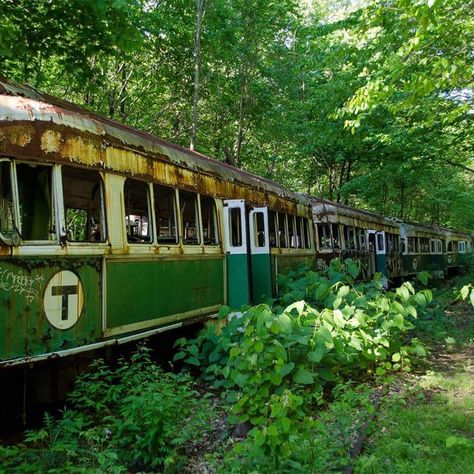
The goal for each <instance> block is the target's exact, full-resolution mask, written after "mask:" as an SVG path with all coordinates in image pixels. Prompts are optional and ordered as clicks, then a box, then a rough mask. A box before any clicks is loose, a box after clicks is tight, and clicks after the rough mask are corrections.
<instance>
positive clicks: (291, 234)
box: [287, 216, 298, 249]
mask: <svg viewBox="0 0 474 474" xmlns="http://www.w3.org/2000/svg"><path fill="white" fill-rule="evenodd" d="M287 217H288V240H289V241H290V247H291V248H292V249H295V248H297V247H298V242H297V240H298V238H297V235H296V229H295V216H287Z"/></svg>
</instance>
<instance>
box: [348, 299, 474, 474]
mask: <svg viewBox="0 0 474 474" xmlns="http://www.w3.org/2000/svg"><path fill="white" fill-rule="evenodd" d="M447 313H448V314H447V315H448V316H449V317H450V319H451V324H450V327H449V326H448V328H447V329H448V331H447V337H448V338H450V337H452V339H448V343H446V342H444V344H438V345H435V346H434V347H433V349H432V356H431V360H430V366H431V369H430V370H428V371H426V372H425V373H424V374H418V375H416V374H415V375H408V376H405V377H404V378H401V379H397V380H396V381H395V382H394V383H393V384H392V386H391V389H390V392H389V394H388V396H387V397H386V399H385V400H384V402H383V403H382V406H381V409H380V412H379V415H378V417H377V419H376V421H375V423H374V425H373V427H372V434H371V436H370V438H369V441H368V442H367V444H366V446H365V449H364V451H363V453H362V455H360V456H359V458H358V460H357V463H356V466H355V472H356V473H360V474H369V473H370V474H372V473H394V474H395V473H403V474H410V473H416V474H425V473H426V474H428V473H429V474H436V473H440V474H441V473H442V474H450V473H453V474H454V473H456V474H458V473H468V472H474V344H473V337H474V317H473V316H474V311H473V309H472V307H470V306H468V305H467V304H464V303H457V304H456V305H454V306H452V307H451V308H450V309H449V311H447ZM431 335H432V332H427V339H430V337H431ZM445 340H446V339H445ZM453 340H455V341H456V342H452V341H453Z"/></svg>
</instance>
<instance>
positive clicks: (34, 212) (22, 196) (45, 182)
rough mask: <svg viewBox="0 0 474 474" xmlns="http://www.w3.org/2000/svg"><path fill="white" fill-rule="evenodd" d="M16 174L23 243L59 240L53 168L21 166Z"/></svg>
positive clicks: (24, 164) (22, 164)
mask: <svg viewBox="0 0 474 474" xmlns="http://www.w3.org/2000/svg"><path fill="white" fill-rule="evenodd" d="M16 174H17V180H18V197H19V205H20V231H21V236H22V238H23V240H37V241H48V240H49V241H51V240H56V239H57V235H56V218H55V215H54V209H55V205H54V186H53V168H52V166H44V165H30V164H26V163H19V164H17V166H16Z"/></svg>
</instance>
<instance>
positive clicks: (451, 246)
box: [448, 240, 453, 253]
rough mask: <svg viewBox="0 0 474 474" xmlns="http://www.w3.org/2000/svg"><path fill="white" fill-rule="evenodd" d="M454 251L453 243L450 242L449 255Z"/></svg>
mask: <svg viewBox="0 0 474 474" xmlns="http://www.w3.org/2000/svg"><path fill="white" fill-rule="evenodd" d="M452 251H453V241H452V240H450V241H449V242H448V253H452Z"/></svg>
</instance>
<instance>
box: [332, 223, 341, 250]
mask: <svg viewBox="0 0 474 474" xmlns="http://www.w3.org/2000/svg"><path fill="white" fill-rule="evenodd" d="M331 230H332V246H333V248H334V249H335V250H339V249H340V248H341V234H340V233H339V224H331Z"/></svg>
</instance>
